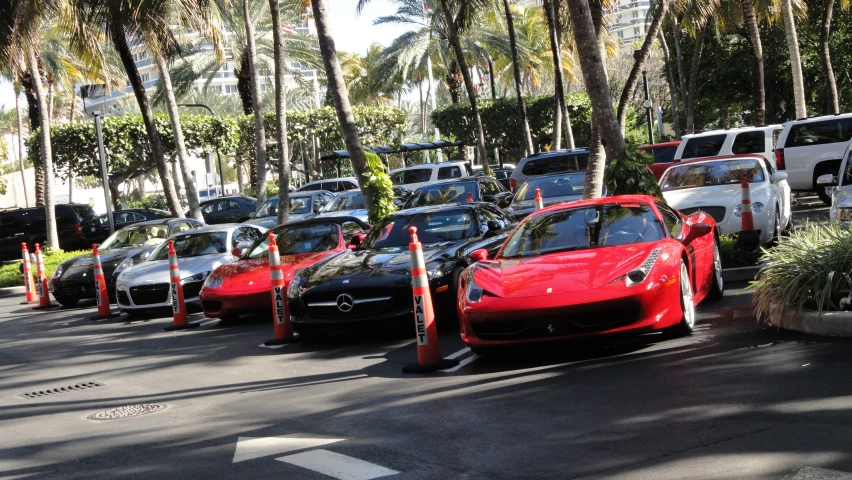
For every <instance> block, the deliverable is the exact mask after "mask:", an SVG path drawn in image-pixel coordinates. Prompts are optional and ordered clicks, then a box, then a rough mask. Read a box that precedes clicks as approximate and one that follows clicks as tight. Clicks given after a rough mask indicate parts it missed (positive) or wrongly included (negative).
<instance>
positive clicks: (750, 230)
mask: <svg viewBox="0 0 852 480" xmlns="http://www.w3.org/2000/svg"><path fill="white" fill-rule="evenodd" d="M741 186H742V204H741V206H740V216H741V218H742V228H741V229H740V233H739V235H737V243H739V244H740V245H741V246H742V247H743V248H747V249H749V250H753V249H755V248H757V246H758V245H759V244H760V230H755V229H754V214H753V213H752V209H751V191H750V190H749V184H748V177H747V176H746V174H745V173H743V179H742V183H741Z"/></svg>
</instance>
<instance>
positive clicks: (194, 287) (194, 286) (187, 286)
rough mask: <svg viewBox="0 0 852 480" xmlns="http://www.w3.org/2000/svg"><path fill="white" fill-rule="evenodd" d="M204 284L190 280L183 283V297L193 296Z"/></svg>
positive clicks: (195, 295)
mask: <svg viewBox="0 0 852 480" xmlns="http://www.w3.org/2000/svg"><path fill="white" fill-rule="evenodd" d="M203 285H204V282H191V283H184V284H183V285H182V287H183V298H185V299H186V298H195V297H197V296H198V294H199V293H201V287H202V286H203Z"/></svg>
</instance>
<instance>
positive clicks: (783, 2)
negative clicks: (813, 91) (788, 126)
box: [778, 0, 808, 118]
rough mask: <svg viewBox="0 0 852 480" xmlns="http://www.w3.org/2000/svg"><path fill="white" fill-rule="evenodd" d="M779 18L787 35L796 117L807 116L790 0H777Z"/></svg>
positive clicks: (797, 41)
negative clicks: (779, 8) (779, 11)
mask: <svg viewBox="0 0 852 480" xmlns="http://www.w3.org/2000/svg"><path fill="white" fill-rule="evenodd" d="M778 3H780V7H781V18H782V19H783V21H784V33H785V34H786V37H787V50H788V51H789V52H790V68H791V70H792V71H793V99H794V100H795V104H796V118H805V117H807V116H808V110H807V105H806V103H805V82H804V78H803V77H802V57H801V55H800V54H799V38H798V36H797V35H796V19H795V18H794V17H793V3H792V0H778Z"/></svg>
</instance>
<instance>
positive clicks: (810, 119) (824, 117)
mask: <svg viewBox="0 0 852 480" xmlns="http://www.w3.org/2000/svg"><path fill="white" fill-rule="evenodd" d="M849 117H852V113H838V114H836V115H820V116H818V117H808V118H798V119H796V120H790V121H788V122H784V126H785V127H786V126H787V125H792V124H800V123H810V122H820V121H824V120H829V119H832V118H849Z"/></svg>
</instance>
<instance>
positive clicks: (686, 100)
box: [672, 13, 689, 110]
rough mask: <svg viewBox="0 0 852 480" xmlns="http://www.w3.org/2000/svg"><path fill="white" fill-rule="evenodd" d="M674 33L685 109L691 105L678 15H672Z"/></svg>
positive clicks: (679, 81) (681, 97)
mask: <svg viewBox="0 0 852 480" xmlns="http://www.w3.org/2000/svg"><path fill="white" fill-rule="evenodd" d="M672 25H673V27H672V32H674V43H675V59H676V60H677V79H678V84H680V101H681V103H683V108H684V110H686V106H687V105H688V104H689V91H688V90H687V89H686V67H685V66H684V63H683V48H682V47H681V43H682V42H681V38H680V37H681V31H680V23H679V22H678V19H677V14H676V13H672Z"/></svg>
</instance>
